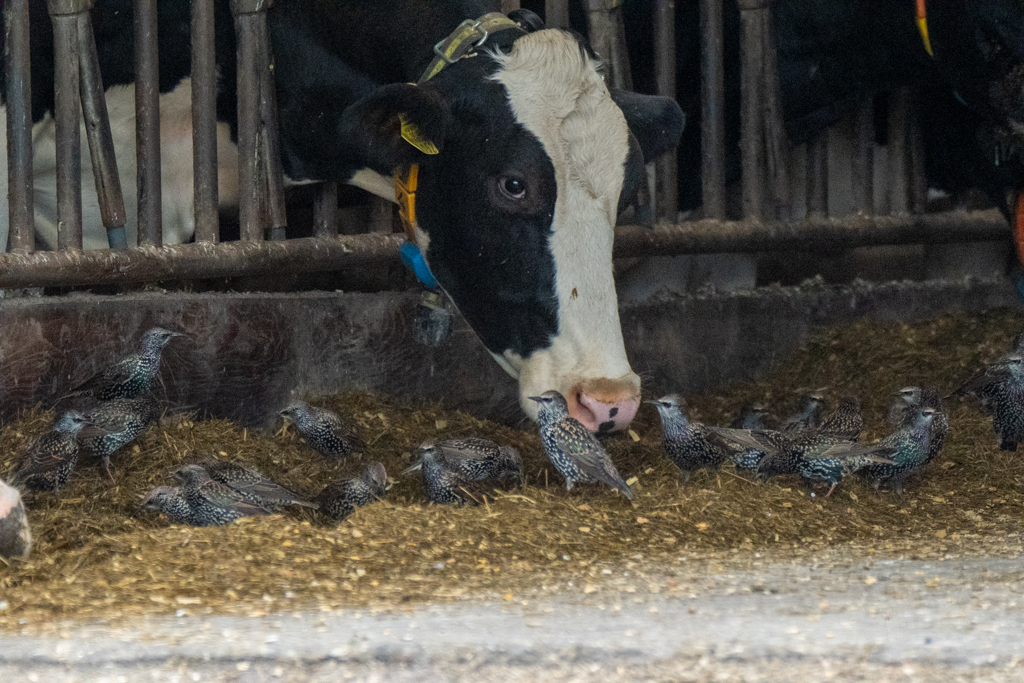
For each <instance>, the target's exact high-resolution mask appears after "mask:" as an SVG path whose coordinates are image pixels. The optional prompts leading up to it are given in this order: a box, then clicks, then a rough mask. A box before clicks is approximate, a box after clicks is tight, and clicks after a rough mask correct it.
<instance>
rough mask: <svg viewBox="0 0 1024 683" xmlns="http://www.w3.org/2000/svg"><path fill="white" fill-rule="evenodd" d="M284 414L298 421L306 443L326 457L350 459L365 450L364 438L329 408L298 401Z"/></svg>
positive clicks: (296, 425) (296, 424) (283, 414)
mask: <svg viewBox="0 0 1024 683" xmlns="http://www.w3.org/2000/svg"><path fill="white" fill-rule="evenodd" d="M280 414H281V416H282V417H286V418H288V419H289V420H291V421H292V422H294V423H295V427H296V428H297V429H298V430H299V434H301V435H302V436H303V438H304V439H306V443H308V444H309V445H310V446H312V447H313V448H314V449H315V450H316V451H317V452H318V453H319V454H320V455H322V456H324V457H325V458H328V459H331V458H347V457H348V456H350V455H352V454H353V453H356V452H358V451H360V450H362V449H363V448H365V444H363V441H362V439H360V438H359V436H358V435H357V434H356V433H355V432H354V431H352V430H351V429H349V428H348V427H346V426H345V423H343V422H342V421H341V418H340V417H338V415H337V414H336V413H333V412H331V411H330V410H327V409H326V408H318V407H317V406H311V405H309V404H308V403H306V402H305V401H296V402H295V403H293V404H291V405H290V406H288V407H287V408H285V409H284V410H282V411H281V413H280Z"/></svg>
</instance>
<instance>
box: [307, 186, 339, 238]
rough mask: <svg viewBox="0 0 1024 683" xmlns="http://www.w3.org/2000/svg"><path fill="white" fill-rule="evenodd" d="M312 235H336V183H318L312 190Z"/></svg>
mask: <svg viewBox="0 0 1024 683" xmlns="http://www.w3.org/2000/svg"><path fill="white" fill-rule="evenodd" d="M313 235H314V236H316V237H337V236H338V183H334V182H330V183H320V184H318V185H317V186H316V189H315V190H314V195H313Z"/></svg>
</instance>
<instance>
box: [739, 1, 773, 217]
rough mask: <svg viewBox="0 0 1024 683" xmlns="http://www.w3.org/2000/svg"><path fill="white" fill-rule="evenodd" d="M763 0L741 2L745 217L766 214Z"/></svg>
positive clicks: (742, 150) (742, 144)
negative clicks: (763, 116)
mask: <svg viewBox="0 0 1024 683" xmlns="http://www.w3.org/2000/svg"><path fill="white" fill-rule="evenodd" d="M766 11H767V10H766V9H765V8H764V7H763V6H762V3H761V2H760V1H759V0H745V1H741V2H740V26H741V28H742V36H741V53H742V55H741V62H740V98H741V99H740V154H741V162H742V178H741V180H742V185H743V218H744V219H746V220H760V219H761V218H763V217H764V180H765V178H764V137H763V133H762V127H761V126H762V115H763V111H764V105H763V101H762V94H763V92H764V89H763V83H764V78H765V73H764V42H763V40H764V33H763V26H764V22H763V21H762V17H761V13H762V12H766Z"/></svg>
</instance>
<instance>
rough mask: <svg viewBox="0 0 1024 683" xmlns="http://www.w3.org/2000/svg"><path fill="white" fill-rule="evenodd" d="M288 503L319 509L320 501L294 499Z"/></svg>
mask: <svg viewBox="0 0 1024 683" xmlns="http://www.w3.org/2000/svg"><path fill="white" fill-rule="evenodd" d="M288 504H289V505H298V506H299V507H302V508H309V509H310V510H319V509H320V503H316V502H311V501H308V500H298V499H295V500H293V501H290V502H289V503H288Z"/></svg>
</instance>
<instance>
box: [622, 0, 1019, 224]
mask: <svg viewBox="0 0 1024 683" xmlns="http://www.w3.org/2000/svg"><path fill="white" fill-rule="evenodd" d="M653 5H654V3H653V2H635V3H625V5H624V10H625V12H626V22H627V24H626V25H627V29H628V30H629V31H630V41H629V50H630V58H631V60H632V66H633V79H634V84H635V86H636V89H637V90H639V91H642V92H654V91H655V84H654V80H653V79H654V70H653V68H652V65H653V44H652V41H651V40H650V38H649V36H650V35H651V30H652V28H651V25H652V21H653ZM699 6H700V3H699V2H682V3H677V4H676V36H677V52H676V66H677V74H678V88H677V99H678V101H679V103H680V105H681V106H682V108H683V110H684V111H685V112H686V115H687V127H686V130H685V131H684V134H683V138H682V140H681V141H680V146H679V159H680V174H679V179H680V208H681V209H684V210H689V209H695V208H697V207H698V206H699V205H700V201H701V189H700V188H701V185H700V161H699V160H700V116H701V111H700V80H701V79H700V62H701V46H700V30H699V22H700V14H699ZM926 9H927V25H928V29H929V37H930V42H931V47H932V51H933V55H934V56H930V55H929V54H928V52H927V51H926V50H925V48H924V43H923V41H922V37H921V35H920V33H919V31H918V26H917V22H916V3H915V1H914V0H777V1H776V2H773V3H771V12H772V19H773V24H774V28H775V36H776V42H777V45H778V60H779V77H780V81H781V86H782V104H783V110H784V116H785V121H786V126H787V131H788V133H789V138H790V142H792V143H793V144H801V143H804V142H808V141H809V140H812V139H814V138H815V137H816V136H817V135H819V134H820V133H822V132H823V131H824V130H825V129H826V128H827V127H828V126H830V125H832V124H834V123H836V122H838V121H839V120H840V119H842V118H843V117H845V116H847V115H848V114H850V113H852V112H853V111H855V110H856V109H857V108H858V107H860V106H861V105H863V103H864V102H866V101H869V100H870V99H871V98H876V97H877V100H878V103H879V105H880V106H879V111H878V113H879V114H880V115H884V113H885V101H886V94H887V93H891V92H892V91H894V90H896V89H898V88H901V87H904V86H912V87H914V88H915V89H916V90H917V91H918V92H919V101H920V106H919V107H918V111H919V116H920V117H921V122H922V127H923V134H924V137H925V143H926V172H927V175H928V180H929V183H930V185H931V186H932V187H935V188H937V189H942V190H946V191H948V192H951V193H956V192H959V191H962V190H965V189H968V188H972V187H977V188H979V189H982V190H984V191H985V192H986V194H988V195H989V197H990V198H991V200H992V201H993V203H994V204H995V205H997V206H999V207H1000V208H1002V209H1003V210H1004V211H1007V210H1008V207H1007V196H1006V195H1007V192H1008V191H1009V190H1016V189H1019V188H1021V187H1024V168H1022V167H1021V162H1020V154H1019V153H1018V152H1017V151H1016V150H1017V149H1018V148H1019V147H1020V146H1021V145H1022V143H1024V3H1022V2H1020V1H1019V0H930V1H929V2H927V3H926ZM723 12H724V13H723V20H724V27H725V30H724V47H725V64H724V66H725V85H726V91H725V97H726V110H725V124H726V173H727V180H728V181H729V182H734V181H737V180H738V179H739V175H740V151H739V137H740V114H739V111H740V12H739V9H738V7H737V4H736V2H735V1H734V0H726V1H725V2H724V3H723ZM883 121H884V118H882V119H881V120H880V121H879V124H882V122H883ZM876 128H877V130H878V131H879V136H880V137H879V140H878V142H879V143H880V144H884V143H885V139H884V137H882V136H884V125H877V126H876Z"/></svg>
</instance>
